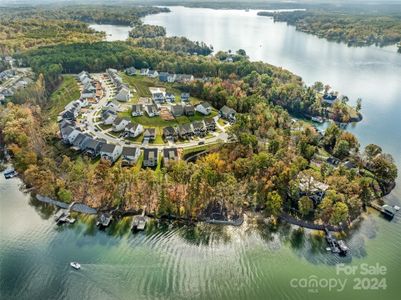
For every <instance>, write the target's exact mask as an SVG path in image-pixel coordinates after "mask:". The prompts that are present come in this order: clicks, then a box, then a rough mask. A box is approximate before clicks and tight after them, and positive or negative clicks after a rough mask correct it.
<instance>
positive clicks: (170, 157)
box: [163, 148, 179, 166]
mask: <svg viewBox="0 0 401 300" xmlns="http://www.w3.org/2000/svg"><path fill="white" fill-rule="evenodd" d="M178 159H179V158H178V150H177V148H164V149H163V165H164V166H169V165H170V164H171V163H172V162H176V161H178Z"/></svg>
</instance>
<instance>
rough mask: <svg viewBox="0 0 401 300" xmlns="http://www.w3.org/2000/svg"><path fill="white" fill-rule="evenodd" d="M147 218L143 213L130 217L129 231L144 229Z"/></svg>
mask: <svg viewBox="0 0 401 300" xmlns="http://www.w3.org/2000/svg"><path fill="white" fill-rule="evenodd" d="M146 222H147V218H146V217H145V216H143V215H136V216H134V218H133V219H132V223H131V231H132V232H138V231H143V230H145V227H146Z"/></svg>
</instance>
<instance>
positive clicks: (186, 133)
mask: <svg viewBox="0 0 401 300" xmlns="http://www.w3.org/2000/svg"><path fill="white" fill-rule="evenodd" d="M178 134H179V136H180V138H182V139H188V138H191V137H192V136H193V135H194V132H193V130H192V126H191V124H182V125H180V126H179V127H178Z"/></svg>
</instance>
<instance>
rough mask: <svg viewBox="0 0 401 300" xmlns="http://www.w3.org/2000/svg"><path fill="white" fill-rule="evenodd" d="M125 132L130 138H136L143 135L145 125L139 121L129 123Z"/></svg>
mask: <svg viewBox="0 0 401 300" xmlns="http://www.w3.org/2000/svg"><path fill="white" fill-rule="evenodd" d="M124 132H125V133H126V135H127V136H128V137H130V138H136V137H137V136H139V135H141V134H142V132H143V126H142V125H141V124H138V123H131V122H130V123H128V124H127V126H125V128H124Z"/></svg>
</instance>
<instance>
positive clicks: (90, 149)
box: [85, 138, 105, 158]
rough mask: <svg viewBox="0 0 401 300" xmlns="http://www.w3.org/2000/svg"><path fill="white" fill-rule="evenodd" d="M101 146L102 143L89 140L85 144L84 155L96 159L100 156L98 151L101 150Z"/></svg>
mask: <svg viewBox="0 0 401 300" xmlns="http://www.w3.org/2000/svg"><path fill="white" fill-rule="evenodd" d="M103 144H105V143H104V142H103V141H100V140H96V139H93V138H91V139H90V140H89V141H88V143H87V144H86V147H85V154H87V155H89V156H90V157H92V158H95V157H97V156H98V155H99V154H100V149H101V148H102V146H103Z"/></svg>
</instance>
